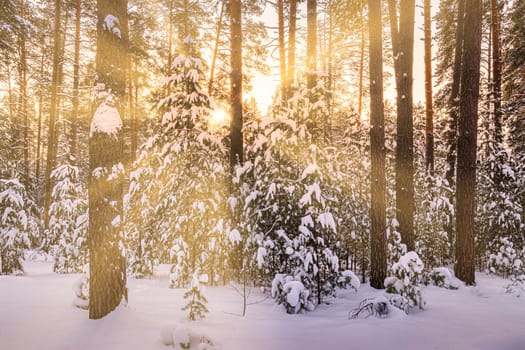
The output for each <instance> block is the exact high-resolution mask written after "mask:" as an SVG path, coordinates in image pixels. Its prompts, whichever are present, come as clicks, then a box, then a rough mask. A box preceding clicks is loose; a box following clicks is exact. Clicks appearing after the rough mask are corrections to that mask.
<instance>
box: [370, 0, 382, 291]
mask: <svg viewBox="0 0 525 350" xmlns="http://www.w3.org/2000/svg"><path fill="white" fill-rule="evenodd" d="M368 21H369V22H368V23H369V36H370V46H369V50H370V53H369V56H370V62H369V69H370V153H371V159H372V164H371V188H370V191H371V195H372V202H371V210H370V219H371V231H370V249H371V252H370V258H371V260H370V263H371V265H370V269H371V271H370V285H371V286H372V287H374V288H384V280H385V277H386V252H387V245H386V202H385V196H386V180H385V116H384V106H383V37H382V25H381V1H380V0H368Z"/></svg>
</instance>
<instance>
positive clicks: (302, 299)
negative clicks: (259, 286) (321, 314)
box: [272, 273, 315, 314]
mask: <svg viewBox="0 0 525 350" xmlns="http://www.w3.org/2000/svg"><path fill="white" fill-rule="evenodd" d="M296 278H297V277H293V276H290V275H285V274H281V273H278V274H276V275H275V278H274V279H273V281H272V298H274V299H275V300H276V302H277V303H278V304H280V305H283V306H284V308H285V309H286V312H287V313H289V314H296V313H299V312H301V311H306V310H309V311H311V310H313V309H315V306H314V304H313V303H312V302H311V301H310V298H309V296H310V291H309V290H308V289H306V288H305V286H304V284H303V283H302V282H301V278H300V277H298V278H297V279H296Z"/></svg>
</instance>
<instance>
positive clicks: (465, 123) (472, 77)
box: [455, 0, 482, 285]
mask: <svg viewBox="0 0 525 350" xmlns="http://www.w3.org/2000/svg"><path fill="white" fill-rule="evenodd" d="M466 4H467V6H466V7H465V28H464V34H463V35H464V40H465V41H464V49H463V50H464V51H463V62H462V74H461V93H460V96H461V98H460V105H459V122H458V171H457V176H456V181H457V190H456V203H457V207H456V228H457V240H456V266H455V274H456V277H458V278H459V279H460V280H462V281H464V282H465V283H466V284H467V285H473V284H474V283H475V276H474V270H475V251H474V249H475V243H474V240H475V227H474V217H475V194H476V142H477V126H478V102H479V80H480V59H481V26H482V4H481V0H468V1H467V2H466Z"/></svg>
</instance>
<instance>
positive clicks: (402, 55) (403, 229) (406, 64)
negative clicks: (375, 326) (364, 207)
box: [388, 0, 416, 251]
mask: <svg viewBox="0 0 525 350" xmlns="http://www.w3.org/2000/svg"><path fill="white" fill-rule="evenodd" d="M388 4H389V13H390V24H391V32H392V48H393V51H394V69H395V76H396V90H397V101H396V102H397V103H396V104H397V137H396V140H397V144H396V216H397V219H398V221H399V232H400V233H401V241H402V242H403V243H405V244H406V246H407V249H408V250H409V251H411V250H414V249H415V244H414V132H413V117H412V110H413V106H412V96H413V94H412V81H413V61H414V21H415V9H416V5H415V0H401V4H400V11H399V25H398V24H397V14H396V1H393V0H389V2H388Z"/></svg>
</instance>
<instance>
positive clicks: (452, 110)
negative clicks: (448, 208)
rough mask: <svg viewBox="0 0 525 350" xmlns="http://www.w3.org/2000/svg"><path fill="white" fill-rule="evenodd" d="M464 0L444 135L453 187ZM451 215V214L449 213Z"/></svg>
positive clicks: (450, 228) (450, 224)
mask: <svg viewBox="0 0 525 350" xmlns="http://www.w3.org/2000/svg"><path fill="white" fill-rule="evenodd" d="M465 1H466V0H458V4H457V5H458V11H457V16H458V17H457V20H456V37H455V41H456V42H455V48H454V66H453V68H452V85H451V91H450V100H449V102H448V104H449V120H448V123H449V125H448V130H447V132H446V135H445V139H446V143H447V156H446V164H447V165H446V171H445V179H446V180H447V182H448V184H449V186H450V187H451V188H454V184H455V182H456V181H455V174H456V159H457V157H456V151H457V131H458V118H459V90H460V87H461V76H462V71H461V70H462V62H463V45H464V40H463V31H464V26H465ZM455 200H456V198H455V195H452V194H451V196H450V202H451V203H454V202H455ZM451 216H452V215H451ZM454 221H455V220H454V219H452V218H450V219H449V220H448V221H447V223H446V224H445V227H444V229H445V231H446V232H447V236H448V239H449V242H450V246H451V252H450V253H451V255H452V253H453V249H454V248H452V247H453V244H454V241H455V234H456V232H455V230H454Z"/></svg>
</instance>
